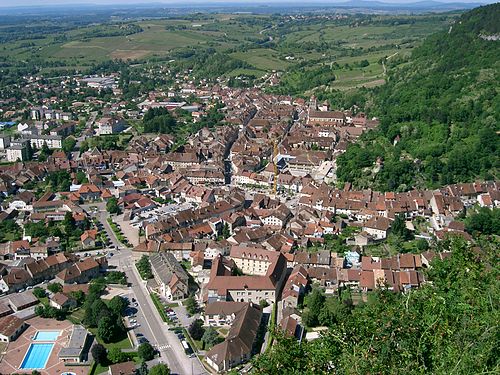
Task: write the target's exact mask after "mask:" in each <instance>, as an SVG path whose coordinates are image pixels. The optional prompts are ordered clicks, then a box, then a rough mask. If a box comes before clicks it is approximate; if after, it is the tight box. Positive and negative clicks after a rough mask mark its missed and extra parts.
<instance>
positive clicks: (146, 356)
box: [137, 342, 155, 362]
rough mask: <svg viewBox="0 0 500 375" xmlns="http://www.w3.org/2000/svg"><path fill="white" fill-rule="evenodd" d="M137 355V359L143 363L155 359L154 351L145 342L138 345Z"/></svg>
mask: <svg viewBox="0 0 500 375" xmlns="http://www.w3.org/2000/svg"><path fill="white" fill-rule="evenodd" d="M137 354H138V355H139V358H141V360H142V361H143V362H145V361H150V360H152V359H153V358H154V357H155V350H154V348H153V347H152V346H151V344H150V343H148V342H145V343H142V344H141V345H139V348H138V349H137Z"/></svg>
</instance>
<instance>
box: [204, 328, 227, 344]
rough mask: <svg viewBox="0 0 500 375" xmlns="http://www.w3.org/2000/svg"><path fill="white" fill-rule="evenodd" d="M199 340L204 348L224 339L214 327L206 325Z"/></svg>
mask: <svg viewBox="0 0 500 375" xmlns="http://www.w3.org/2000/svg"><path fill="white" fill-rule="evenodd" d="M201 341H202V342H203V344H204V345H205V349H206V348H209V347H212V346H214V345H217V344H218V343H220V342H222V341H224V339H223V338H222V337H221V336H220V335H219V333H218V332H217V330H216V329H215V328H214V327H211V326H210V327H208V328H207V329H206V330H205V333H203V336H202V337H201Z"/></svg>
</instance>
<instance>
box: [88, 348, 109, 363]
mask: <svg viewBox="0 0 500 375" xmlns="http://www.w3.org/2000/svg"><path fill="white" fill-rule="evenodd" d="M90 352H91V353H92V357H93V358H94V361H95V362H96V363H97V364H99V365H102V364H104V363H106V359H107V358H108V351H107V350H106V348H105V347H104V345H102V344H95V345H94V346H93V347H92V349H91V351H90Z"/></svg>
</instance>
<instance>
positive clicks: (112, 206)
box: [106, 197, 120, 214]
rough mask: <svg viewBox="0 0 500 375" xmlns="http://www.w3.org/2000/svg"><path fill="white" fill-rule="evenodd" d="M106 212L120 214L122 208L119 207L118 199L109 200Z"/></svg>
mask: <svg viewBox="0 0 500 375" xmlns="http://www.w3.org/2000/svg"><path fill="white" fill-rule="evenodd" d="M106 210H107V211H108V212H109V213H110V214H118V213H120V206H118V199H116V198H115V197H112V198H109V200H108V201H107V202H106Z"/></svg>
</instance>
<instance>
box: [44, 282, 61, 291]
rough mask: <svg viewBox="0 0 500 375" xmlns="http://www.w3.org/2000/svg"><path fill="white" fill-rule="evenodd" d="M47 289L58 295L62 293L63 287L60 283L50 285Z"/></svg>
mask: <svg viewBox="0 0 500 375" xmlns="http://www.w3.org/2000/svg"><path fill="white" fill-rule="evenodd" d="M47 289H48V290H49V291H51V292H52V293H58V292H61V291H62V289H63V287H62V285H61V284H59V283H50V284H48V285H47Z"/></svg>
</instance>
